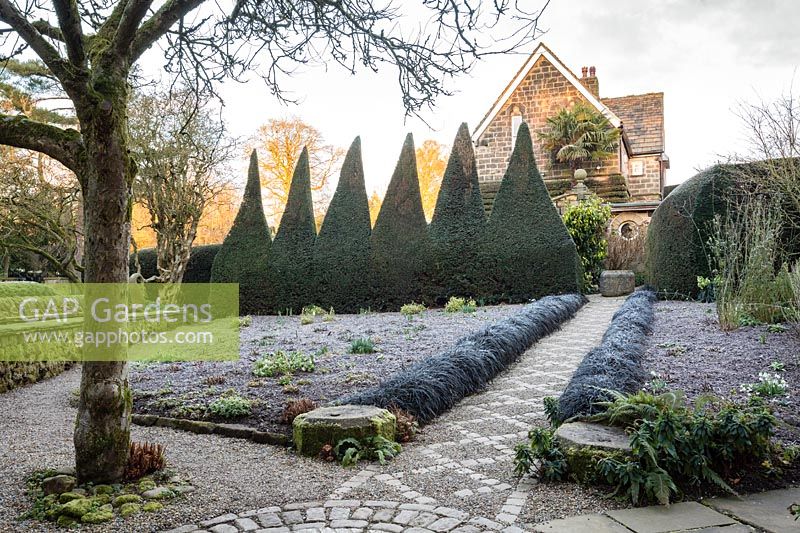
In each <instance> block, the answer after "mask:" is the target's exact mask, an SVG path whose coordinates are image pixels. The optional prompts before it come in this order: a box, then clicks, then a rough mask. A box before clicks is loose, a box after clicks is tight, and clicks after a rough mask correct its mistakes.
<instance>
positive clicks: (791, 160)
mask: <svg viewBox="0 0 800 533" xmlns="http://www.w3.org/2000/svg"><path fill="white" fill-rule="evenodd" d="M737 114H738V116H739V118H740V119H741V120H742V123H743V125H744V129H745V135H746V138H747V141H748V143H749V152H748V153H746V154H744V155H743V156H742V155H740V156H737V157H736V159H737V160H738V161H739V162H744V163H747V164H745V165H740V166H738V167H737V171H736V174H737V177H739V178H741V179H742V181H743V183H744V184H745V186H746V187H747V188H748V189H749V190H750V191H761V192H764V193H766V194H767V195H768V197H769V198H771V199H772V201H774V202H776V203H777V204H779V205H781V206H782V208H783V214H784V216H783V217H782V219H783V224H784V226H785V228H786V230H785V231H784V233H785V235H784V237H783V241H784V245H785V247H786V248H787V250H786V251H792V250H794V251H797V250H800V99H798V97H797V95H795V94H794V93H793V91H792V90H789V91H788V92H785V93H784V94H782V95H780V96H779V97H777V98H776V99H775V100H772V101H764V100H761V101H759V102H757V103H742V104H740V105H739V107H738V109H737Z"/></svg>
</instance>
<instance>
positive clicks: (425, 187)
mask: <svg viewBox="0 0 800 533" xmlns="http://www.w3.org/2000/svg"><path fill="white" fill-rule="evenodd" d="M416 155H417V174H418V176H419V192H420V195H422V209H424V210H425V219H426V220H427V221H428V222H430V220H431V217H433V209H434V207H436V197H437V196H439V188H440V187H441V186H442V177H443V176H444V169H445V168H446V167H447V147H446V146H445V145H443V144H441V143H438V142H436V141H434V140H431V139H428V140H426V141H423V142H422V144H421V145H420V146H419V147H417V151H416Z"/></svg>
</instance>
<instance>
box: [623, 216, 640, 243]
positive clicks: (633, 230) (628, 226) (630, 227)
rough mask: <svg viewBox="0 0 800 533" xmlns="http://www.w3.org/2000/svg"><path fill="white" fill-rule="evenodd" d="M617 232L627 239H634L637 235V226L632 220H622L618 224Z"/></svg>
mask: <svg viewBox="0 0 800 533" xmlns="http://www.w3.org/2000/svg"><path fill="white" fill-rule="evenodd" d="M619 234H620V236H621V237H622V238H623V239H625V240H627V241H629V240H631V239H635V238H636V236H637V235H639V227H638V226H637V225H636V223H635V222H632V221H628V222H623V223H622V224H620V225H619Z"/></svg>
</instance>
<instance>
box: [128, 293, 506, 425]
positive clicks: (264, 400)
mask: <svg viewBox="0 0 800 533" xmlns="http://www.w3.org/2000/svg"><path fill="white" fill-rule="evenodd" d="M519 308H520V306H519V305H499V306H486V307H480V308H478V310H477V311H476V312H475V313H460V312H459V313H445V312H444V311H443V310H441V309H435V310H429V311H425V312H423V313H422V314H419V315H416V316H413V317H412V318H411V319H409V318H407V317H405V316H403V315H401V314H400V313H367V314H360V315H336V316H335V317H334V319H333V320H332V321H329V322H325V321H323V319H322V317H317V319H316V321H315V322H314V323H312V324H305V325H303V324H301V322H300V317H298V316H292V317H276V316H256V317H253V318H252V323H251V325H250V326H248V327H245V328H242V330H241V348H240V360H239V361H236V362H225V363H207V362H185V363H177V364H148V365H134V366H133V369H132V371H131V386H132V387H133V389H134V411H135V412H137V413H145V414H158V415H162V416H172V417H177V418H193V419H208V420H214V421H218V422H231V420H224V419H220V418H214V417H213V416H211V415H210V414H209V413H208V412H207V411H206V410H205V406H206V405H208V403H210V402H212V401H213V400H214V399H216V398H217V397H218V396H219V395H220V394H222V393H223V392H225V391H226V390H228V389H235V390H236V391H237V393H239V394H241V395H243V396H246V397H247V398H249V399H251V400H253V401H254V405H253V414H252V415H251V416H248V417H244V418H239V419H236V420H235V422H236V423H239V424H245V425H248V426H252V427H255V428H257V429H259V430H261V431H272V432H276V433H284V434H289V433H290V432H291V431H290V429H291V428H290V427H289V426H287V425H286V424H284V423H283V422H282V420H281V417H282V415H283V408H284V405H285V404H286V401H287V400H289V399H294V398H310V399H311V400H313V401H314V402H316V403H317V404H322V403H325V402H328V401H331V400H335V399H337V398H339V397H341V396H344V395H346V394H349V393H352V392H356V391H358V390H361V389H365V388H368V387H371V386H373V385H375V384H376V383H378V382H379V381H380V379H381V378H382V377H383V376H387V375H391V374H393V373H395V372H397V371H398V370H400V369H401V368H402V367H404V366H407V365H408V364H410V363H412V362H414V361H416V360H417V359H419V358H421V357H426V356H430V355H433V354H436V353H438V352H440V351H442V350H444V349H445V348H447V347H449V346H450V345H451V344H453V343H454V342H455V341H456V340H457V339H459V338H461V337H463V336H464V335H466V334H468V333H469V332H472V331H475V330H477V329H479V328H481V327H483V326H485V325H486V324H487V323H492V322H496V321H497V320H500V319H501V318H503V317H506V316H508V315H510V314H513V313H514V312H516V311H517V310H518V309H519ZM363 338H369V339H370V340H371V341H372V342H373V343H374V346H375V350H376V351H375V353H371V354H351V353H349V349H350V345H351V342H352V341H353V340H354V339H363ZM278 350H282V351H284V352H286V353H288V352H293V351H300V352H303V353H304V354H308V355H313V356H314V359H315V364H316V369H315V371H314V372H313V373H303V372H298V373H295V375H294V378H293V379H292V380H291V386H289V387H284V385H285V384H284V383H279V378H280V376H276V377H274V378H263V379H257V378H255V377H254V376H253V375H252V368H253V363H254V361H256V360H257V359H258V358H259V357H260V356H262V355H263V354H268V353H271V352H275V351H278ZM187 406H193V408H190V409H187Z"/></svg>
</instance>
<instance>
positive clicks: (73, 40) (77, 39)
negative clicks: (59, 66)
mask: <svg viewBox="0 0 800 533" xmlns="http://www.w3.org/2000/svg"><path fill="white" fill-rule="evenodd" d="M53 6H54V7H55V9H56V16H57V17H58V25H59V26H60V27H61V33H62V35H63V37H64V38H63V41H64V44H65V45H66V47H67V57H68V58H69V60H70V62H71V63H72V64H73V65H75V66H76V67H80V68H85V67H86V54H85V52H84V50H83V30H82V29H81V16H80V14H79V13H78V4H77V1H76V0H53Z"/></svg>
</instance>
